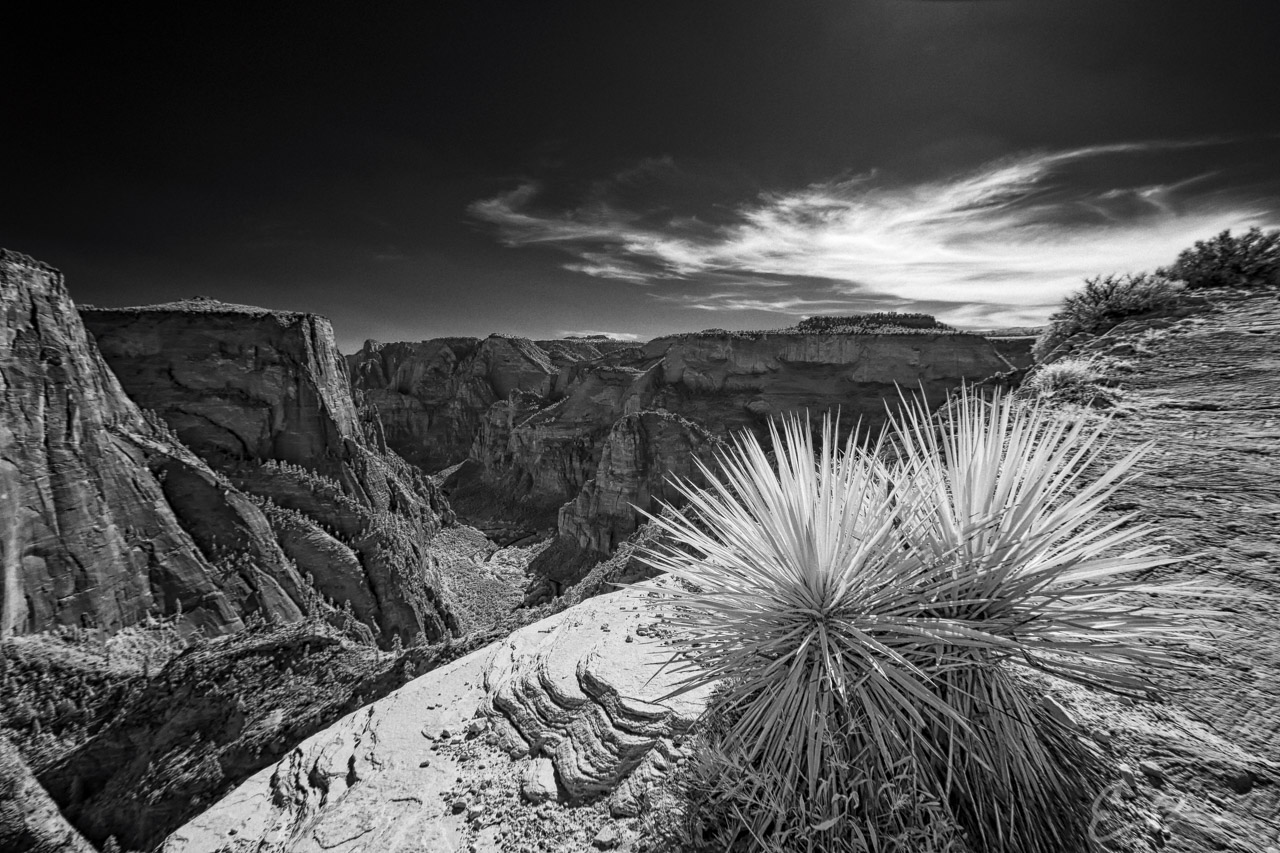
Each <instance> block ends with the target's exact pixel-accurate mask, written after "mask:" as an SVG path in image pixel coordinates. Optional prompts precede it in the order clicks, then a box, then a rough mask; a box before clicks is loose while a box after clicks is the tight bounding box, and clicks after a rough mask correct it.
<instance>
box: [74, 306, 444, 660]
mask: <svg viewBox="0 0 1280 853" xmlns="http://www.w3.org/2000/svg"><path fill="white" fill-rule="evenodd" d="M82 316H83V317H84V321H85V324H86V325H87V326H88V328H89V330H90V332H91V333H92V334H93V336H94V338H95V339H96V341H97V344H98V347H99V349H100V350H101V352H102V354H103V357H104V358H105V359H106V362H107V364H108V365H110V367H111V369H112V370H113V371H114V372H115V374H116V375H117V376H118V377H119V379H120V381H121V383H122V384H123V386H124V389H125V390H126V392H127V393H128V394H129V396H130V397H132V398H133V399H134V400H135V401H137V402H138V403H139V405H141V406H144V407H146V408H147V409H150V410H152V411H154V412H155V413H156V414H157V415H158V416H159V417H160V418H161V419H163V421H164V423H165V424H167V425H168V427H169V428H171V429H172V430H173V432H174V433H176V435H177V436H178V438H180V439H181V441H182V442H183V443H184V444H186V445H187V446H188V447H190V448H191V449H192V450H193V451H194V452H195V453H196V454H197V455H198V456H199V457H200V458H201V459H202V460H204V461H205V462H206V463H208V465H209V466H210V467H211V468H213V469H214V470H216V471H217V472H218V473H219V474H220V475H221V476H223V477H225V478H226V479H227V480H228V481H229V483H230V484H231V486H233V487H234V488H235V489H236V490H238V491H240V492H243V493H244V494H246V495H248V496H251V498H252V502H254V503H256V504H257V505H258V506H259V507H260V508H261V509H262V512H263V514H264V516H265V518H266V521H267V523H268V526H269V530H270V532H271V534H272V536H273V537H274V539H275V541H276V542H278V544H279V546H280V548H281V549H282V551H283V553H284V554H285V555H286V556H287V558H288V560H289V562H290V564H291V565H296V566H297V571H298V572H300V573H301V574H302V575H304V576H308V575H309V576H310V577H309V579H310V583H311V584H313V585H314V588H315V595H316V596H317V603H318V605H322V606H327V607H329V608H337V607H345V606H346V605H347V604H348V603H349V605H350V609H351V610H352V611H353V613H354V615H355V616H356V618H357V619H359V620H360V621H361V622H363V623H365V624H367V625H369V626H370V627H371V628H373V629H375V631H377V632H378V634H379V639H380V641H381V642H382V643H383V644H384V645H385V644H387V643H389V642H391V641H392V639H393V638H395V637H398V638H399V639H400V641H401V642H403V643H409V642H412V641H414V640H415V639H417V638H418V637H419V636H422V637H425V638H426V639H427V640H429V641H436V640H439V639H442V638H443V637H445V636H446V635H448V634H450V633H452V632H454V631H455V630H456V627H457V625H456V620H455V619H454V618H453V616H452V614H451V612H450V610H449V607H448V605H447V603H446V602H445V601H443V600H442V596H441V595H440V590H441V588H442V584H441V583H440V579H439V577H438V576H437V573H436V570H435V567H434V565H433V563H432V561H431V559H430V557H429V556H428V553H427V549H426V544H427V542H428V540H429V539H430V538H431V536H432V535H434V534H435V533H436V532H437V531H438V530H439V529H440V526H441V524H442V521H443V520H447V518H448V508H447V505H446V504H445V503H444V502H443V500H442V499H441V497H440V495H439V492H438V490H437V489H436V488H435V486H434V485H432V484H431V483H430V482H429V481H428V480H427V478H426V477H425V476H424V475H423V474H422V473H421V472H420V471H419V470H417V469H415V468H413V467H412V466H410V465H409V464H407V463H406V462H405V461H404V460H403V459H401V458H400V457H398V456H397V455H395V454H393V453H388V452H386V451H385V449H384V445H383V441H384V437H383V433H382V432H381V430H380V429H379V428H378V427H379V424H378V420H377V418H376V417H373V416H371V415H370V414H369V413H368V412H362V411H361V410H359V409H358V407H357V405H356V403H355V401H354V399H353V397H352V393H351V384H350V377H349V374H348V368H347V362H346V360H345V359H344V358H343V357H342V356H341V355H340V354H339V353H338V350H337V347H336V345H335V343H334V339H333V330H332V328H331V327H330V325H329V321H328V320H326V319H324V318H323V317H318V316H315V315H311V314H298V313H288V312H273V311H266V310H263V309H260V308H253V307H249V306H239V305H228V304H225V303H221V302H214V301H212V300H190V301H186V302H181V303H172V304H167V305H156V306H147V307H141V308H128V309H86V310H84V311H83V312H82Z"/></svg>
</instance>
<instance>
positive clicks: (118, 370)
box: [81, 300, 361, 479]
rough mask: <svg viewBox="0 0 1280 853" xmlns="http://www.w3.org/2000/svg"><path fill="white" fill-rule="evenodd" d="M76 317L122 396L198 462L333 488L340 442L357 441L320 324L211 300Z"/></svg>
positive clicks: (336, 359) (338, 369)
mask: <svg viewBox="0 0 1280 853" xmlns="http://www.w3.org/2000/svg"><path fill="white" fill-rule="evenodd" d="M81 316H82V317H83V318H84V322H85V325H86V326H87V327H88V329H89V331H90V333H91V334H92V335H93V336H94V338H95V339H96V340H97V343H98V348H99V350H100V351H101V352H102V355H103V357H104V358H105V359H106V361H107V364H109V365H110V366H111V369H112V371H113V372H114V373H115V374H116V376H117V377H118V378H119V379H120V382H121V384H122V385H123V386H124V388H125V391H126V392H127V393H128V394H129V396H130V397H131V398H133V400H134V401H135V402H137V403H138V404H139V405H140V406H142V407H144V408H147V409H151V410H152V411H154V412H156V413H157V414H159V415H160V416H161V417H162V418H163V419H164V420H165V422H166V423H167V424H169V426H170V427H171V428H172V429H173V431H174V432H175V433H176V434H177V436H178V438H179V439H181V440H182V442H183V443H184V444H185V445H187V446H188V447H190V448H192V449H193V450H195V451H196V452H197V453H199V454H200V455H201V456H203V457H206V458H207V457H209V456H213V455H215V454H219V453H220V454H224V455H226V456H229V457H232V458H244V459H259V460H266V459H276V460H280V461H284V462H290V463H293V464H295V465H302V466H305V467H308V468H312V469H314V470H317V471H319V472H320V473H322V474H325V475H326V476H331V477H334V478H335V479H342V477H341V473H340V471H341V466H342V465H343V464H344V463H345V462H346V461H347V460H346V457H347V456H348V455H349V454H348V452H347V451H346V449H345V448H344V446H343V445H344V442H346V441H352V440H358V439H359V438H360V437H361V435H360V431H359V429H358V427H357V416H356V407H355V403H354V402H353V400H352V397H351V391H350V387H349V381H348V376H347V370H346V365H345V362H344V360H343V359H342V358H341V356H340V355H339V354H338V350H337V346H336V345H335V344H334V340H333V329H332V327H331V326H330V325H329V321H328V320H326V319H324V318H323V317H318V316H316V315H314V314H296V313H285V312H274V311H266V310H264V309H260V308H252V307H249V306H243V305H228V304H226V303H222V302H215V301H213V300H191V301H188V302H178V303H170V304H168V305H153V306H146V307H142V308H113V309H103V308H92V309H84V310H82V311H81Z"/></svg>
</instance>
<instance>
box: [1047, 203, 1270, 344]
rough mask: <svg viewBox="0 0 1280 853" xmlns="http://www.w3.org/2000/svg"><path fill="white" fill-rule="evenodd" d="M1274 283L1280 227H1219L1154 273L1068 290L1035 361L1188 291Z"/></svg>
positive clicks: (1099, 279)
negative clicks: (1235, 231) (1242, 230)
mask: <svg viewBox="0 0 1280 853" xmlns="http://www.w3.org/2000/svg"><path fill="white" fill-rule="evenodd" d="M1276 286H1280V230H1275V231H1267V232H1264V231H1262V230H1261V229H1260V228H1250V229H1249V230H1248V231H1246V232H1245V233H1244V234H1241V235H1238V236H1237V235H1233V234H1232V233H1231V232H1230V231H1223V232H1222V233H1221V234H1218V235H1217V236H1216V237H1213V238H1211V239H1209V240H1199V241H1197V242H1196V244H1195V245H1194V246H1193V247H1192V248H1190V249H1186V250H1184V251H1183V252H1181V253H1180V254H1179V255H1178V258H1177V260H1176V261H1174V263H1172V264H1171V265H1169V266H1167V267H1161V268H1160V269H1158V270H1156V272H1155V274H1150V273H1137V274H1131V273H1125V274H1122V275H1114V274H1113V275H1098V276H1094V277H1092V278H1089V279H1086V280H1085V283H1084V287H1083V288H1081V289H1080V290H1078V291H1076V292H1075V293H1072V294H1069V295H1068V296H1067V297H1066V299H1064V300H1063V302H1062V307H1061V308H1059V310H1058V311H1057V312H1056V313H1055V314H1053V316H1051V317H1050V318H1049V325H1048V327H1047V328H1046V329H1045V330H1044V332H1043V333H1042V334H1041V335H1040V337H1039V339H1038V340H1037V341H1036V343H1035V347H1034V348H1033V350H1032V353H1033V354H1034V355H1035V358H1036V361H1039V362H1045V361H1051V360H1054V359H1056V358H1062V357H1065V356H1066V355H1067V354H1068V353H1067V352H1066V350H1067V349H1069V347H1064V346H1063V345H1064V344H1068V343H1069V342H1070V341H1071V340H1072V339H1073V338H1080V337H1083V338H1087V337H1090V336H1093V335H1099V334H1102V333H1103V332H1106V331H1107V330H1109V329H1111V328H1114V327H1115V326H1116V325H1117V324H1119V323H1120V322H1122V321H1123V320H1125V319H1127V318H1129V317H1135V316H1141V315H1144V314H1150V313H1153V312H1161V311H1166V310H1168V309H1171V308H1173V307H1175V306H1177V305H1178V304H1179V303H1181V302H1183V301H1184V299H1185V298H1186V296H1187V294H1188V293H1194V292H1195V291H1197V290H1204V289H1207V288H1212V287H1239V288H1246V289H1255V288H1266V287H1276Z"/></svg>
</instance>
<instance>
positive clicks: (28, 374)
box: [0, 252, 300, 636]
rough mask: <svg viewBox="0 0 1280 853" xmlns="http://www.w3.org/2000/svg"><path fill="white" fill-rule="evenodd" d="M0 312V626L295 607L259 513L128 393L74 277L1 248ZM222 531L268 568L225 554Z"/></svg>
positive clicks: (213, 615)
mask: <svg viewBox="0 0 1280 853" xmlns="http://www.w3.org/2000/svg"><path fill="white" fill-rule="evenodd" d="M0 311H2V312H3V314H4V324H3V327H2V328H0V573H2V575H3V584H2V585H0V636H5V635H9V634H14V633H29V632H33V631H40V630H45V629H48V628H50V627H53V626H55V625H75V626H81V627H101V628H104V629H108V630H114V629H117V628H120V627H122V626H126V625H130V624H133V623H135V622H137V621H139V620H141V619H143V618H144V617H145V616H146V615H147V614H148V613H155V612H161V613H176V612H177V611H179V610H181V611H182V612H183V614H184V619H185V621H186V623H187V624H188V625H189V626H191V627H199V628H202V629H205V630H206V631H210V632H214V633H217V632H221V631H225V630H231V629H236V628H238V627H240V626H241V616H242V615H243V614H244V613H246V612H249V611H252V610H261V611H264V612H266V613H269V614H271V615H272V616H278V617H281V618H296V617H297V616H298V615H299V610H298V608H297V606H296V604H295V603H294V599H293V596H292V595H291V594H290V592H289V587H290V586H291V585H293V586H296V585H297V584H298V582H299V581H300V579H299V578H298V577H297V576H296V574H294V575H292V576H291V575H290V574H289V569H288V567H287V566H286V565H285V560H284V557H283V555H282V554H281V553H280V550H279V548H278V547H276V545H275V542H274V539H273V538H272V537H271V536H270V531H269V527H268V526H267V523H266V520H265V518H264V517H263V516H262V514H261V512H259V511H258V509H257V508H256V507H254V506H253V505H252V504H251V503H250V502H248V501H247V500H243V499H241V498H242V496H241V497H237V496H235V495H234V494H232V493H231V491H232V490H229V487H228V484H227V483H226V481H225V479H222V478H219V477H217V476H216V475H215V474H214V472H212V471H211V470H210V469H209V468H208V467H207V466H206V465H205V464H204V463H203V462H201V461H200V460H199V459H197V458H196V457H195V456H193V455H192V454H191V453H190V452H189V451H188V450H186V449H185V448H184V447H182V446H181V445H180V444H178V443H177V442H176V441H174V440H172V437H171V436H169V435H168V434H167V432H166V430H165V429H164V428H163V425H160V424H158V423H157V422H153V421H151V420H148V419H147V418H146V417H144V415H143V413H142V412H141V411H140V410H139V409H138V407H137V406H136V405H134V403H133V402H132V401H131V400H130V399H129V398H128V397H127V396H126V395H125V393H124V391H123V390H122V389H121V387H120V384H119V382H117V380H116V378H115V376H114V375H113V374H112V373H111V371H110V370H108V369H107V366H106V365H105V364H104V363H103V360H102V358H101V356H100V355H99V353H98V350H97V348H96V347H95V345H94V343H93V340H92V338H91V337H90V336H89V335H88V334H87V333H86V331H85V328H84V325H83V324H82V322H81V319H80V317H79V315H78V314H77V313H76V310H75V307H74V305H73V304H72V301H71V298H70V297H69V296H68V294H67V289H66V285H65V282H64V280H63V277H62V275H61V274H60V273H58V272H57V271H56V270H54V269H52V268H51V267H49V266H46V265H45V264H42V263H40V262H38V261H35V260H32V259H31V258H28V257H26V256H24V255H20V254H16V253H13V252H0ZM218 537H221V541H222V542H223V543H238V544H239V546H240V548H241V551H242V552H243V553H245V554H247V555H248V556H249V557H251V558H252V559H253V560H254V561H255V563H256V564H257V565H258V566H259V570H256V571H253V572H249V571H247V570H245V569H244V567H242V566H238V565H234V564H229V563H220V553H219V551H218V550H217V548H216V547H215V545H214V540H215V539H217V538H218Z"/></svg>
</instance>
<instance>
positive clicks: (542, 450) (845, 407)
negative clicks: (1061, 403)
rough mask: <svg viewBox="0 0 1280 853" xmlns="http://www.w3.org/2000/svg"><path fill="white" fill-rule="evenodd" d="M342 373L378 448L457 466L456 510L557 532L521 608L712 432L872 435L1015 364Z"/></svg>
mask: <svg viewBox="0 0 1280 853" xmlns="http://www.w3.org/2000/svg"><path fill="white" fill-rule="evenodd" d="M499 355H500V356H501V357H495V356H499ZM352 363H353V364H354V365H356V367H355V371H354V377H353V381H354V384H355V387H356V389H357V393H363V394H364V395H365V396H366V399H368V400H370V401H371V402H374V403H376V405H377V406H378V408H379V411H380V414H381V415H382V420H383V421H384V423H386V424H387V441H388V444H390V445H391V446H393V447H395V448H397V449H398V450H400V451H401V452H402V453H403V454H404V455H406V456H407V457H409V458H413V459H417V460H419V461H420V462H423V461H426V462H428V463H429V465H430V466H431V467H432V469H442V468H446V467H447V466H452V465H456V464H457V463H460V462H463V461H464V460H466V461H467V462H468V464H467V465H465V466H463V467H462V468H460V469H457V470H455V471H453V473H451V474H450V477H449V478H448V479H447V480H446V481H445V484H446V490H448V491H449V492H450V496H451V500H453V501H454V502H455V507H456V508H457V509H458V511H459V512H460V513H462V514H463V515H464V516H468V517H470V518H475V516H476V514H478V513H479V514H492V513H493V512H495V511H498V509H496V508H500V512H501V513H503V514H505V515H506V516H507V517H508V518H517V517H518V518H519V519H520V520H521V521H522V523H524V525H525V527H526V528H534V529H543V530H546V529H551V530H553V531H554V532H555V533H556V535H557V542H556V544H555V547H553V548H550V549H548V550H547V551H546V552H544V554H543V555H542V556H541V557H539V558H538V560H537V561H536V562H535V564H534V572H535V574H536V575H538V576H539V577H540V578H541V580H540V581H539V582H536V583H535V585H534V589H533V590H531V592H530V595H531V598H530V600H531V601H538V600H541V599H543V598H545V597H546V596H547V595H548V594H556V593H557V592H558V591H559V590H561V589H562V588H563V587H564V586H565V585H569V584H572V583H574V582H576V580H577V579H578V578H580V577H581V576H582V575H583V574H584V573H585V571H586V570H587V569H588V568H589V566H590V565H591V564H592V562H593V561H598V560H599V559H600V558H602V557H603V556H607V555H608V554H610V553H612V551H613V550H614V549H615V548H616V547H617V545H618V544H619V542H621V541H622V540H623V539H625V538H626V537H627V536H628V535H630V534H631V533H632V532H634V531H635V529H636V526H637V525H638V524H639V523H640V520H641V516H640V514H639V512H638V511H637V509H636V507H640V508H643V509H645V510H652V509H654V508H656V506H657V504H658V501H660V500H672V499H675V498H677V495H675V494H674V493H673V492H672V490H671V489H670V487H669V486H668V485H667V484H666V477H667V475H668V474H679V475H683V476H689V475H691V474H695V473H696V471H697V469H696V465H695V460H699V459H700V460H702V461H710V460H712V459H713V457H714V448H715V446H716V445H717V441H718V439H716V438H715V437H720V438H724V437H727V436H728V435H730V434H732V433H733V432H735V431H738V430H742V429H751V430H757V431H760V430H762V428H763V426H764V424H765V423H766V422H767V420H768V419H769V418H770V417H772V416H775V415H779V414H783V413H786V412H803V411H806V410H807V411H810V412H813V413H814V414H815V415H818V414H820V413H823V412H826V411H827V410H829V409H839V410H840V412H841V415H842V417H843V418H844V420H845V422H846V423H848V424H849V425H850V426H852V425H853V424H854V423H856V422H858V421H859V420H861V422H862V423H863V425H864V426H865V427H867V428H870V429H874V428H876V427H877V426H878V425H879V424H880V423H882V422H883V421H884V418H885V414H886V408H885V407H886V402H889V403H892V402H893V401H895V400H896V399H897V398H898V396H899V394H900V393H906V394H914V393H920V394H923V395H924V396H925V397H926V398H927V399H928V400H929V401H930V403H933V404H936V403H938V402H940V401H941V400H942V399H944V398H945V396H946V394H947V393H948V392H949V391H951V390H952V389H954V388H956V387H957V386H958V385H959V384H960V383H961V382H963V381H966V380H968V381H975V382H976V381H980V380H984V379H988V378H990V377H992V376H995V375H998V374H1004V373H1007V372H1009V371H1011V370H1012V369H1013V365H1011V364H1010V363H1009V361H1008V360H1007V359H1005V358H1004V357H1003V356H1002V355H1001V353H1000V351H999V350H998V349H997V347H996V345H995V344H993V343H992V342H991V341H990V340H987V339H986V338H983V337H980V336H977V335H968V334H955V333H948V332H945V331H935V330H922V331H920V332H914V333H913V332H890V333H884V334H848V333H804V332H799V331H796V330H787V331H781V332H767V333H733V332H716V333H701V334H692V335H675V336H670V337H665V338H658V339H656V340H653V341H650V342H649V343H647V344H644V345H632V344H622V343H619V342H607V344H602V342H600V341H582V340H572V341H556V342H552V341H540V342H536V344H535V343H534V342H529V341H520V340H518V339H508V338H500V337H497V336H494V337H490V338H489V339H487V340H485V341H483V342H476V341H458V340H454V339H445V340H437V341H426V342H423V343H421V344H373V343H370V344H366V346H365V348H364V350H362V351H361V353H359V354H357V355H356V356H353V357H352ZM900 389H901V390H900ZM476 523H479V522H478V521H477V522H476ZM480 526H482V527H486V524H480ZM526 532H527V531H526Z"/></svg>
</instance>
